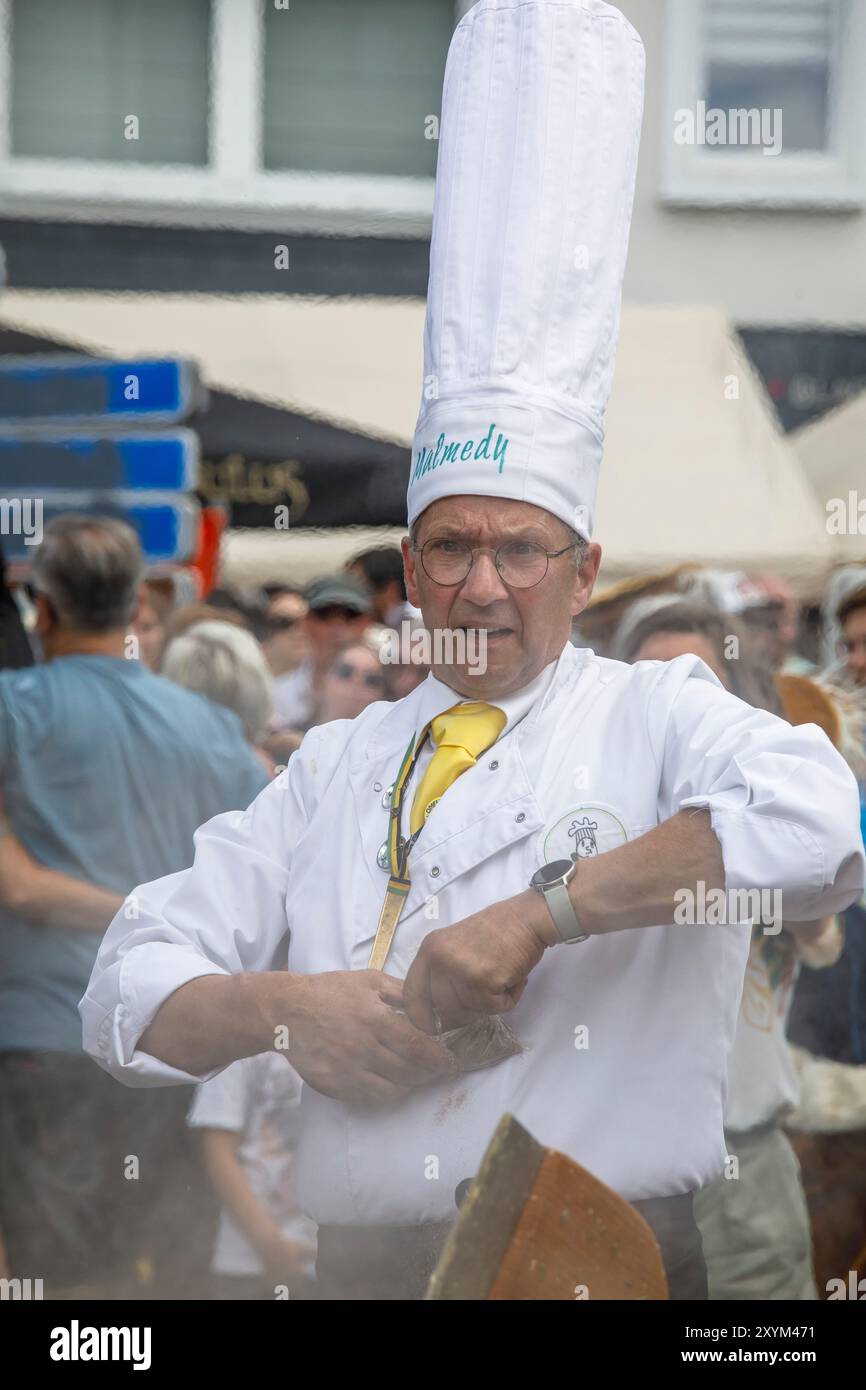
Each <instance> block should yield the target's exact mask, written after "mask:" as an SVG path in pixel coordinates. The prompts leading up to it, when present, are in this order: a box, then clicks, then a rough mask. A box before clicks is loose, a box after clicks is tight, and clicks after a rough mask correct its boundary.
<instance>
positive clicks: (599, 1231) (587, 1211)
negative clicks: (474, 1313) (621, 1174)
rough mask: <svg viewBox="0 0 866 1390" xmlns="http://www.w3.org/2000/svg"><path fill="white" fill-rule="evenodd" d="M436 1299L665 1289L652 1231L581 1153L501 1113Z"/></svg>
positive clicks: (611, 1294)
mask: <svg viewBox="0 0 866 1390" xmlns="http://www.w3.org/2000/svg"><path fill="white" fill-rule="evenodd" d="M425 1296H426V1298H427V1299H475V1300H486V1299H522V1300H526V1299H570V1300H572V1299H580V1300H582V1299H587V1298H588V1299H596V1300H597V1299H612V1298H616V1299H666V1298H667V1296H668V1288H667V1281H666V1279H665V1273H664V1266H663V1264H662V1258H661V1254H660V1252H659V1247H658V1245H657V1244H656V1240H655V1237H654V1236H653V1233H652V1231H651V1230H650V1228H649V1226H648V1225H647V1223H646V1221H644V1219H643V1217H642V1216H640V1215H639V1213H638V1212H636V1211H635V1209H634V1207H632V1206H630V1205H629V1203H628V1202H626V1201H624V1200H623V1198H622V1197H620V1196H618V1195H617V1193H616V1192H613V1191H612V1190H611V1189H610V1188H609V1187H606V1186H605V1184H604V1183H602V1182H599V1181H598V1179H597V1178H594V1177H593V1176H592V1174H591V1173H588V1172H587V1170H586V1169H585V1168H581V1166H580V1164H579V1163H575V1162H574V1160H573V1159H571V1158H568V1157H567V1156H566V1155H565V1154H562V1153H558V1152H557V1151H556V1149H546V1148H545V1147H544V1145H542V1144H539V1143H538V1142H537V1141H536V1140H535V1139H533V1137H532V1135H531V1134H529V1133H528V1131H527V1130H525V1129H524V1128H523V1126H522V1125H520V1124H518V1122H517V1120H515V1119H514V1116H513V1115H505V1116H503V1118H502V1119H501V1120H500V1122H499V1124H498V1126H497V1128H496V1132H495V1134H494V1135H493V1138H492V1139H491V1141H490V1144H489V1145H488V1147H487V1152H486V1153H485V1155H484V1158H483V1160H482V1162H481V1167H480V1169H479V1171H478V1175H477V1177H476V1178H475V1180H474V1182H473V1183H472V1186H471V1187H470V1189H469V1192H468V1193H467V1196H466V1199H465V1201H464V1203H463V1206H462V1207H461V1209H460V1216H459V1218H458V1220H457V1223H456V1225H455V1226H454V1228H453V1230H452V1231H451V1233H450V1235H449V1237H448V1240H447V1242H446V1245H445V1248H444V1250H443V1251H442V1255H441V1257H440V1259H439V1263H438V1265H437V1266H436V1269H435V1271H434V1272H433V1275H432V1277H431V1279H430V1283H429V1285H428V1288H427V1293H426V1295H425Z"/></svg>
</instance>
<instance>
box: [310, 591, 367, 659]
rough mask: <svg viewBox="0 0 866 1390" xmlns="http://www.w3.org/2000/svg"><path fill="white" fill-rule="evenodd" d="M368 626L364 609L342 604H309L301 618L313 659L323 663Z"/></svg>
mask: <svg viewBox="0 0 866 1390" xmlns="http://www.w3.org/2000/svg"><path fill="white" fill-rule="evenodd" d="M369 626H370V617H369V614H367V613H356V612H355V611H354V609H352V608H344V607H343V606H342V605H341V604H337V603H335V604H329V605H328V606H327V607H326V608H311V609H310V611H309V613H308V614H307V616H306V617H305V618H304V631H305V633H306V635H307V637H308V638H309V642H310V647H311V649H312V653H313V659H314V661H315V662H316V664H317V665H319V666H322V665H326V664H327V663H328V662H330V661H331V660H332V659H333V657H334V656H335V655H336V654H337V652H338V651H339V650H340V648H341V647H343V646H345V644H346V643H347V642H350V641H352V639H353V638H355V637H360V636H361V635H362V633H364V632H365V631H366V629H367V628H368V627H369Z"/></svg>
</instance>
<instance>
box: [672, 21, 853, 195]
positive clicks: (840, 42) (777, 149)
mask: <svg viewBox="0 0 866 1390" xmlns="http://www.w3.org/2000/svg"><path fill="white" fill-rule="evenodd" d="M666 19H667V41H666V55H665V57H666V67H667V76H666V84H665V100H664V102H663V130H662V140H663V169H664V181H663V193H664V195H665V196H666V197H667V198H668V199H669V200H671V201H674V202H683V203H695V204H701V203H704V204H714V203H715V204H720V203H721V204H724V203H733V204H748V203H762V204H767V205H771V206H772V205H774V204H775V205H779V206H784V205H786V204H788V205H793V206H809V205H812V206H840V207H856V206H860V205H861V204H862V203H863V201H864V192H866V189H864V164H863V158H862V153H861V149H862V146H863V143H864V142H863V132H864V127H866V105H864V95H863V85H864V84H863V81H862V72H863V70H864V69H863V62H864V56H866V42H864V39H866V6H864V5H862V4H861V3H859V0H854V3H852V0H760V3H759V4H756V3H755V2H754V0H668V8H667V14H666Z"/></svg>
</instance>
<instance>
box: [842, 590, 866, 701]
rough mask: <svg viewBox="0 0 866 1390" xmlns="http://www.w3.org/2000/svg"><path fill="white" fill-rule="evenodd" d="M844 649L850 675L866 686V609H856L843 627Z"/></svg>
mask: <svg viewBox="0 0 866 1390" xmlns="http://www.w3.org/2000/svg"><path fill="white" fill-rule="evenodd" d="M842 648H843V651H844V654H845V663H846V669H847V671H848V675H849V676H850V677H851V680H852V681H853V682H854V684H855V685H866V608H855V609H854V611H853V613H849V614H848V617H847V618H846V619H845V622H844V623H843V625H842Z"/></svg>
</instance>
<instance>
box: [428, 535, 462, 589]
mask: <svg viewBox="0 0 866 1390" xmlns="http://www.w3.org/2000/svg"><path fill="white" fill-rule="evenodd" d="M421 560H422V563H423V565H424V569H425V570H426V571H427V574H428V575H429V576H430V578H431V579H432V580H433V581H434V582H435V583H436V584H462V582H463V580H464V579H465V578H466V576H467V574H468V573H469V571H470V569H471V568H472V551H471V550H470V549H469V546H468V545H464V544H463V542H462V541H452V540H432V541H428V542H427V544H426V545H425V546H424V548H423V550H422V551H421Z"/></svg>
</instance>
